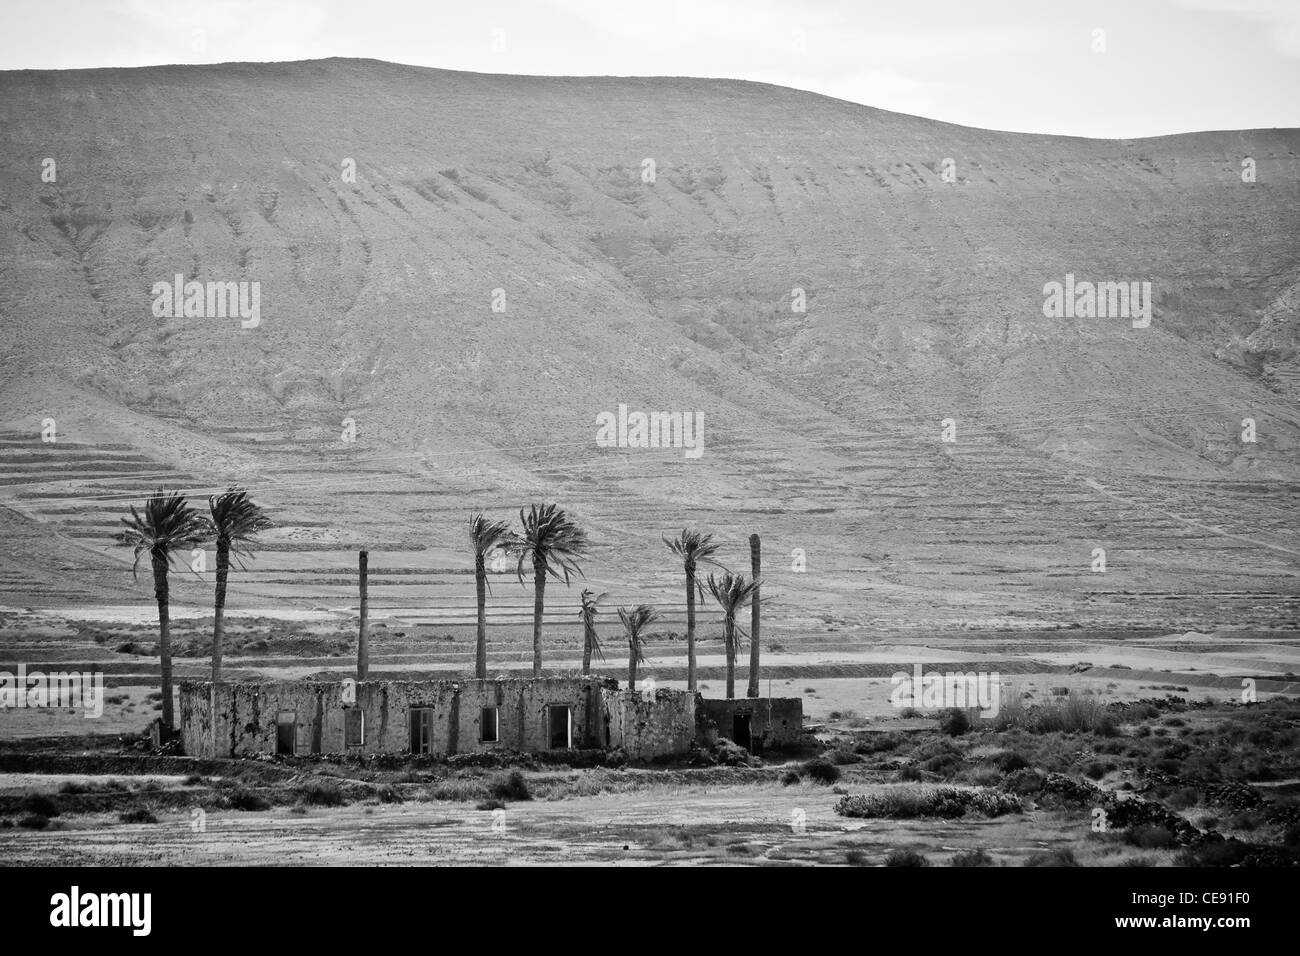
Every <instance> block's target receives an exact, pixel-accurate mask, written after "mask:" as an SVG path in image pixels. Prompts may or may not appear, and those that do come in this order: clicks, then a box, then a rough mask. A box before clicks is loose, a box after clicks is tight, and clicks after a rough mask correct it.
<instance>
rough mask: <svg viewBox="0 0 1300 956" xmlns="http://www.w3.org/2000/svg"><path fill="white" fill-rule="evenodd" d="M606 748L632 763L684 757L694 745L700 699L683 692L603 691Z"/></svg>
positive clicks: (660, 690)
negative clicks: (618, 750)
mask: <svg viewBox="0 0 1300 956" xmlns="http://www.w3.org/2000/svg"><path fill="white" fill-rule="evenodd" d="M601 696H602V697H603V698H604V707H605V713H606V715H607V716H608V718H609V724H608V728H609V730H608V739H609V746H611V747H622V748H623V750H624V751H625V752H626V753H627V755H628V757H629V758H630V759H632V760H648V759H650V758H652V757H662V756H665V755H667V754H680V753H686V752H687V751H688V750H690V749H691V746H692V745H693V744H694V743H695V739H696V737H695V733H696V726H695V705H696V701H697V700H698V699H699V695H698V694H695V693H692V692H690V691H684V690H668V689H666V688H662V687H660V688H656V689H655V690H653V691H648V692H643V691H631V690H617V689H612V690H603V691H602V692H601Z"/></svg>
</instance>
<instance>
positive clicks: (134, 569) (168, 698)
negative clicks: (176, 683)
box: [117, 488, 212, 736]
mask: <svg viewBox="0 0 1300 956" xmlns="http://www.w3.org/2000/svg"><path fill="white" fill-rule="evenodd" d="M122 524H123V525H125V526H126V527H124V528H123V529H122V530H121V531H120V532H118V535H117V543H118V544H120V545H122V546H124V547H128V548H134V549H135V561H134V563H133V564H132V565H131V574H132V575H137V576H138V572H139V569H140V556H141V555H142V554H144V553H145V552H146V551H147V552H148V553H149V559H150V561H151V563H152V564H153V594H154V597H155V598H156V599H157V601H158V636H159V640H158V652H159V669H160V670H161V671H162V711H163V712H162V727H163V735H164V736H170V735H171V732H172V725H173V708H172V645H171V619H170V616H169V613H168V607H169V604H168V588H167V571H168V569H169V568H170V567H171V562H172V557H173V555H175V554H176V553H177V552H181V551H188V550H190V549H191V548H193V547H194V546H195V545H198V544H200V543H202V542H203V541H204V540H206V539H207V538H208V537H210V535H211V533H212V531H211V528H210V527H209V525H208V521H207V519H206V518H204V517H203V516H202V515H200V514H199V513H198V512H197V511H195V510H194V509H193V508H191V507H190V506H189V504H187V503H186V501H185V496H184V495H182V494H180V493H179V492H175V491H172V492H168V491H164V490H163V489H162V488H158V489H157V490H156V491H154V493H153V494H152V495H150V496H149V497H148V498H147V499H145V503H144V512H143V513H140V512H138V511H136V509H135V505H132V506H131V516H130V517H129V518H126V517H124V518H122Z"/></svg>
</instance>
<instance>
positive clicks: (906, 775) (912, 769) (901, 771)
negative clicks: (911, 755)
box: [894, 763, 925, 783]
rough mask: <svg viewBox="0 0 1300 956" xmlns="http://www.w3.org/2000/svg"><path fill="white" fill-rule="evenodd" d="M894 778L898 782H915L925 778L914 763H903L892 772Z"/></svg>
mask: <svg viewBox="0 0 1300 956" xmlns="http://www.w3.org/2000/svg"><path fill="white" fill-rule="evenodd" d="M894 779H895V780H897V781H898V782H899V783H916V782H918V781H921V780H924V779H925V774H923V773H921V771H920V770H918V769H917V767H916V765H915V764H910V763H909V764H905V765H903V766H901V767H899V768H898V772H897V773H895V774H894Z"/></svg>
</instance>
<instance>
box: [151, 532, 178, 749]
mask: <svg viewBox="0 0 1300 956" xmlns="http://www.w3.org/2000/svg"><path fill="white" fill-rule="evenodd" d="M153 595H154V597H155V598H157V599H158V664H159V670H160V671H161V672H162V731H163V732H162V735H161V736H162V739H163V740H166V739H167V738H169V737H170V736H171V734H172V727H173V726H174V724H173V721H174V719H175V714H174V713H173V710H172V628H171V615H170V613H169V610H168V600H169V599H168V592H167V556H166V555H165V554H159V553H158V552H156V551H155V552H154V553H153Z"/></svg>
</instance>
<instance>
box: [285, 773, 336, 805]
mask: <svg viewBox="0 0 1300 956" xmlns="http://www.w3.org/2000/svg"><path fill="white" fill-rule="evenodd" d="M294 795H295V796H297V798H298V801H299V802H300V803H303V804H306V805H307V806H312V807H340V806H342V805H343V804H345V803H347V797H345V796H344V795H343V791H342V790H341V789H340V788H339V785H338V784H337V783H335V782H334V781H332V780H317V781H313V782H312V783H308V784H303V785H302V786H300V787H297V788H295V789H294Z"/></svg>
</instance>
